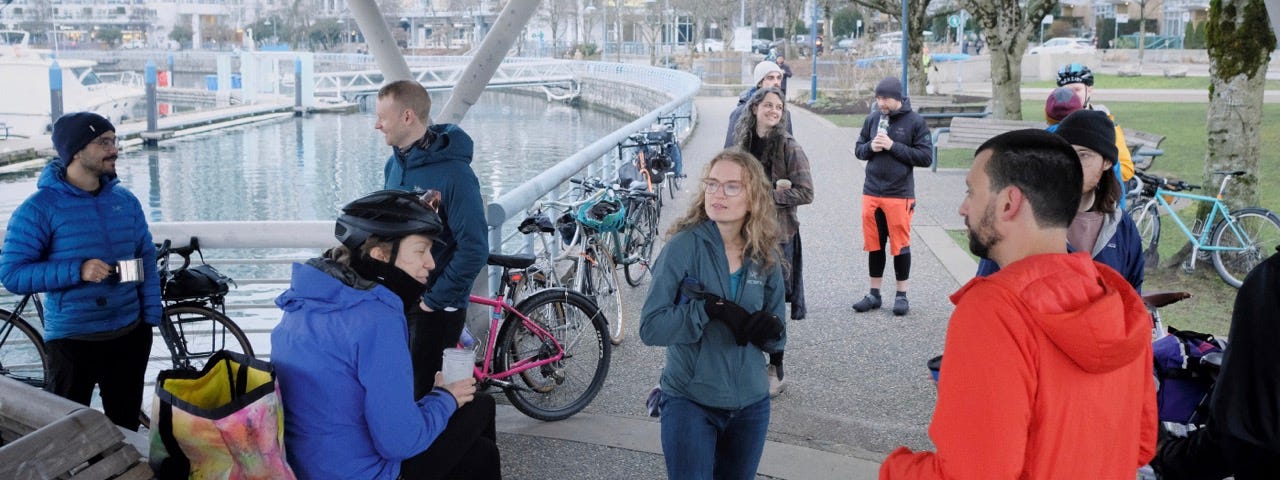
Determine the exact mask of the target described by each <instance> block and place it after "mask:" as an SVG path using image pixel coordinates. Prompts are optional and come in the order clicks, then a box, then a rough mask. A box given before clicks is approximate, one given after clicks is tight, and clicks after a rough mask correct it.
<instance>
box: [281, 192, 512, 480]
mask: <svg viewBox="0 0 1280 480" xmlns="http://www.w3.org/2000/svg"><path fill="white" fill-rule="evenodd" d="M429 193H431V192H429ZM443 228H444V227H443V225H442V224H441V222H440V217H439V216H438V215H437V214H436V212H435V210H434V205H432V204H431V202H430V197H428V196H427V195H424V196H422V197H419V196H418V195H415V194H413V193H410V192H404V191H396V190H383V191H379V192H374V193H371V194H369V195H366V196H364V197H361V198H359V199H357V200H355V201H352V202H351V203H348V204H347V205H346V206H344V207H343V208H342V214H341V215H340V216H339V217H338V220H337V226H336V228H335V236H336V237H337V238H338V240H340V241H341V242H342V245H340V246H338V247H334V248H332V249H330V250H328V251H326V252H325V253H324V254H323V255H322V256H321V257H319V258H313V259H311V260H308V261H307V262H306V263H305V264H300V263H299V264H294V265H293V277H292V282H291V285H290V287H289V290H287V291H285V292H284V293H283V294H281V295H280V297H279V298H277V299H276V305H279V306H280V308H281V309H282V310H284V316H283V317H282V318H281V320H280V324H279V325H277V326H276V328H275V329H274V330H272V332H271V362H272V363H273V364H275V366H276V369H277V372H278V374H279V376H278V378H279V381H280V391H281V395H282V399H283V402H284V411H285V434H284V438H285V445H286V451H287V452H288V459H289V464H290V466H292V467H293V469H294V472H296V473H297V474H298V477H299V478H334V479H352V478H360V479H388V480H390V479H396V478H405V479H416V478H446V477H447V478H500V477H501V466H500V463H499V458H498V457H499V455H498V449H497V446H496V444H495V443H494V439H495V435H494V423H493V420H494V404H493V399H492V398H491V397H488V396H484V395H481V396H478V397H477V396H476V395H475V393H476V387H475V380H474V379H466V380H461V381H458V382H454V383H451V384H448V385H441V378H442V377H441V376H440V374H439V373H437V374H436V387H435V389H433V390H432V391H430V392H428V393H427V394H426V395H424V396H423V397H421V398H416V399H415V398H414V396H413V370H412V368H413V367H412V363H411V362H410V359H409V348H408V344H409V338H408V330H407V328H406V325H405V315H404V312H405V309H406V307H407V306H409V305H416V303H413V304H410V303H409V302H419V301H421V300H420V299H421V297H422V293H423V292H424V291H425V289H426V283H425V282H426V281H427V275H428V274H429V273H430V272H431V269H432V268H434V267H435V261H434V260H433V259H432V257H431V245H432V243H433V242H435V241H436V236H437V235H439V234H440V232H441V231H442V230H443Z"/></svg>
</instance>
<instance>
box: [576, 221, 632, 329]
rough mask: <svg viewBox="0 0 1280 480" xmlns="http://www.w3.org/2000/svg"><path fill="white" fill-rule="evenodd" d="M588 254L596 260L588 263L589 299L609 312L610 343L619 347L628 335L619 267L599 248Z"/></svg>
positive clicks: (587, 286)
mask: <svg viewBox="0 0 1280 480" xmlns="http://www.w3.org/2000/svg"><path fill="white" fill-rule="evenodd" d="M602 241H608V240H607V239H604V240H602ZM588 254H589V255H590V256H591V260H594V261H591V260H589V261H587V269H588V270H589V272H588V274H587V285H586V290H587V291H589V292H591V293H590V294H589V295H588V297H591V298H593V299H594V300H595V302H596V305H598V306H599V307H600V310H601V311H602V312H608V313H607V314H605V322H606V323H607V324H608V330H609V341H610V342H613V344H614V345H619V344H621V343H622V337H623V335H625V334H626V329H625V328H624V327H623V326H624V325H626V322H625V321H624V316H625V315H626V306H625V305H623V304H622V288H621V285H622V284H621V283H619V282H618V265H617V264H615V263H613V256H612V255H609V253H608V252H605V251H604V250H603V249H602V248H600V247H599V246H597V247H596V248H595V249H593V250H591V251H588Z"/></svg>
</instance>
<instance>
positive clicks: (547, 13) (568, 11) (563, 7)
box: [539, 0, 577, 57]
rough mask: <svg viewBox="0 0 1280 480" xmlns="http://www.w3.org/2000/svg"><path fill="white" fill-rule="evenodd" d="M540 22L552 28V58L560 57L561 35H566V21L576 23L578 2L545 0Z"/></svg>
mask: <svg viewBox="0 0 1280 480" xmlns="http://www.w3.org/2000/svg"><path fill="white" fill-rule="evenodd" d="M541 4H542V9H541V12H542V14H541V15H539V17H540V20H542V21H543V22H546V24H547V26H549V27H550V28H551V47H552V49H551V50H552V54H551V56H552V57H558V56H560V50H561V49H560V35H561V34H562V33H564V28H563V27H567V25H564V22H565V21H566V20H574V21H576V18H577V14H576V12H575V7H576V6H577V5H576V2H575V1H574V0H543V1H542V2H541Z"/></svg>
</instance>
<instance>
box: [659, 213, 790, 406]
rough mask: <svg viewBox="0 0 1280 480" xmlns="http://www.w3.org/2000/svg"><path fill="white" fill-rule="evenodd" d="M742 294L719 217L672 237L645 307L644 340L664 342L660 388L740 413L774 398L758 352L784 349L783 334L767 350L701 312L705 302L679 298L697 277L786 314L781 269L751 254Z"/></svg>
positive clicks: (750, 303)
mask: <svg viewBox="0 0 1280 480" xmlns="http://www.w3.org/2000/svg"><path fill="white" fill-rule="evenodd" d="M741 268H742V269H741V271H742V272H744V273H745V275H742V278H741V280H740V283H739V284H738V287H737V289H736V290H737V296H736V297H733V296H731V295H729V293H730V291H731V290H733V289H732V288H731V286H730V285H729V279H730V272H729V262H728V261H727V260H726V259H725V251H724V241H723V240H721V239H720V230H719V229H718V228H716V224H715V222H712V221H706V222H703V223H701V224H698V225H696V226H694V227H693V228H691V229H689V230H685V231H681V232H679V233H677V234H675V235H673V236H672V237H671V240H670V241H669V242H667V244H666V246H664V247H662V253H660V254H659V255H658V260H657V261H656V262H654V266H653V284H652V285H650V288H649V296H648V298H647V299H645V302H644V308H643V310H642V311H641V319H640V339H641V340H643V341H644V344H645V345H650V346H665V347H667V366H666V368H665V369H663V371H662V380H661V382H660V384H661V386H662V391H663V392H665V393H667V394H670V395H675V396H678V397H682V398H687V399H689V400H691V401H693V402H696V403H698V404H699V405H703V406H707V407H713V408H722V409H727V410H737V409H740V408H743V407H746V406H748V405H751V404H754V403H756V402H759V401H761V400H764V399H765V398H766V397H768V396H769V380H768V378H767V377H766V376H765V373H764V372H765V361H764V359H765V357H764V355H761V352H762V351H764V352H781V351H782V350H783V349H784V348H786V343H787V334H786V329H785V320H784V329H783V333H782V338H780V339H778V340H775V341H772V342H766V343H765V345H764V346H763V349H762V348H761V347H760V346H757V345H755V344H752V343H748V344H746V345H738V344H737V343H736V342H735V341H734V337H733V331H732V330H730V329H729V327H728V326H727V325H725V324H724V322H719V321H715V322H713V321H711V319H709V318H708V317H707V313H706V311H705V310H704V308H705V305H706V300H693V301H690V302H687V303H679V304H677V303H676V299H677V297H678V296H679V289H680V282H681V281H683V280H684V278H685V277H693V278H696V279H699V281H700V282H701V283H702V284H703V286H704V287H705V288H706V291H707V293H711V294H715V295H718V296H720V297H721V298H726V299H728V300H730V301H732V302H734V303H737V304H738V305H741V306H742V308H744V309H746V310H747V311H748V312H754V311H759V310H764V311H767V312H771V313H773V314H774V315H777V316H778V318H779V319H782V318H785V317H786V308H787V307H786V303H785V300H784V297H785V296H786V287H785V286H784V285H783V282H782V267H781V266H780V265H778V264H775V265H774V266H773V267H772V268H770V269H768V270H764V269H762V268H760V267H759V266H758V265H755V264H753V263H752V262H751V260H750V259H749V258H748V259H746V260H745V261H744V262H743V264H742V267H741Z"/></svg>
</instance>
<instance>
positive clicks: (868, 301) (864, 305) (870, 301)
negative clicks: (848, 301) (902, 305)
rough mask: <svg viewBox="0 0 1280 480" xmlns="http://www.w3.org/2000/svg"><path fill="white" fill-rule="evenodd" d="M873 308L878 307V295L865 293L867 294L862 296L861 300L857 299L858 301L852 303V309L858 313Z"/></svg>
mask: <svg viewBox="0 0 1280 480" xmlns="http://www.w3.org/2000/svg"><path fill="white" fill-rule="evenodd" d="M873 308H880V297H877V296H875V295H871V294H867V296H865V297H862V300H858V303H855V304H853V310H854V311H855V312H858V313H862V312H865V311H868V310H871V309H873Z"/></svg>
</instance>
